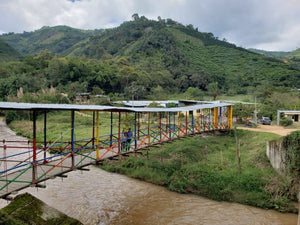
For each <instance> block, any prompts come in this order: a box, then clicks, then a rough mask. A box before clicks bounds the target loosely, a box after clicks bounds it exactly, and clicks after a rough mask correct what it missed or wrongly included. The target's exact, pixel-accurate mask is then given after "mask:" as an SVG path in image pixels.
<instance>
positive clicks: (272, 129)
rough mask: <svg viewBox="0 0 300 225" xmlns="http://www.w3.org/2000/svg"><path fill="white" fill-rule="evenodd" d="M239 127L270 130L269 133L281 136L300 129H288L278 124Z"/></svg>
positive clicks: (262, 130) (263, 130)
mask: <svg viewBox="0 0 300 225" xmlns="http://www.w3.org/2000/svg"><path fill="white" fill-rule="evenodd" d="M237 129H242V130H251V131H257V132H268V133H274V134H278V135H281V136H286V135H288V134H290V133H291V132H293V131H296V130H300V129H286V128H284V127H282V126H277V125H258V126H257V127H256V128H252V127H237Z"/></svg>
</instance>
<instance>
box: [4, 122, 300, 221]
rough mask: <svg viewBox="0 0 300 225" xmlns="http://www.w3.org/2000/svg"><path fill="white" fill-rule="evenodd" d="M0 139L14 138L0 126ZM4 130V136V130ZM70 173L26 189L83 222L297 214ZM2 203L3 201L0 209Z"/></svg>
mask: <svg viewBox="0 0 300 225" xmlns="http://www.w3.org/2000/svg"><path fill="white" fill-rule="evenodd" d="M0 131H1V132H0V135H1V136H0V139H9V140H13V139H14V138H15V136H14V135H15V134H14V133H13V132H12V131H10V130H9V129H8V128H7V127H6V126H5V124H4V123H1V122H0ZM6 131H7V132H6ZM89 169H90V171H84V172H83V171H78V170H77V171H73V172H71V173H68V178H64V179H62V178H55V179H51V180H48V181H46V182H45V184H46V186H47V187H46V188H45V189H41V188H40V189H36V188H27V189H25V190H23V191H21V192H19V193H22V192H29V193H31V194H33V195H34V196H36V197H37V198H39V199H41V200H42V201H44V202H45V203H47V204H48V205H50V206H52V207H54V208H56V209H58V210H60V211H62V212H64V213H65V214H67V215H68V216H71V217H73V218H76V219H78V220H79V221H81V222H82V223H83V224H91V225H94V224H112V225H114V224H124V225H126V224H141V225H142V224H151V225H152V224H163V225H165V224H172V225H173V224H180V225H182V224H199V225H201V224H203V225H219V224H224V225H243V224H244V225H252V224H253V225H269V224H274V225H296V224H297V215H295V214H282V213H279V212H276V211H273V210H263V209H258V208H254V207H250V206H245V205H240V204H235V203H227V202H216V201H212V200H209V199H206V198H202V197H199V196H195V195H183V194H178V193H174V192H170V191H168V190H167V189H166V188H164V187H160V186H156V185H152V184H149V183H145V182H142V181H139V180H135V179H131V178H128V177H126V176H123V175H119V174H114V173H109V172H106V171H103V170H101V169H98V168H96V167H94V166H90V167H89ZM5 205H7V202H6V201H5V200H1V201H0V206H2V207H3V206H5Z"/></svg>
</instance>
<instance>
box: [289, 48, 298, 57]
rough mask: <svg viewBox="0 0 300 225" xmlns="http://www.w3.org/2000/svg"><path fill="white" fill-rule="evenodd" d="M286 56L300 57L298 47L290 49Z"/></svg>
mask: <svg viewBox="0 0 300 225" xmlns="http://www.w3.org/2000/svg"><path fill="white" fill-rule="evenodd" d="M288 57H296V58H298V59H300V48H298V49H297V50H295V51H292V52H291V53H290V54H288Z"/></svg>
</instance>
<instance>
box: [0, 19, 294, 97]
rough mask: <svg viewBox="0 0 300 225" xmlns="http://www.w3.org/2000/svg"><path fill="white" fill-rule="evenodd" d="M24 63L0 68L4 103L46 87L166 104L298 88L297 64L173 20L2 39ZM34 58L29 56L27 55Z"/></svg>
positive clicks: (48, 29) (46, 30)
mask: <svg viewBox="0 0 300 225" xmlns="http://www.w3.org/2000/svg"><path fill="white" fill-rule="evenodd" d="M0 38H1V39H2V40H4V41H6V42H7V43H10V44H11V45H12V46H14V47H15V48H16V49H18V50H19V51H20V52H22V53H23V54H24V55H25V58H24V60H23V61H22V62H19V63H2V65H1V70H0V79H1V82H0V98H2V99H3V100H5V99H7V96H9V95H11V96H16V95H17V90H19V91H20V88H22V93H24V94H26V93H29V92H39V91H41V90H45V89H46V88H49V87H54V88H56V91H57V92H64V93H67V94H68V97H69V98H70V99H72V98H74V96H75V94H76V93H78V92H92V93H94V94H110V95H111V96H119V97H123V98H130V99H132V98H134V99H137V98H138V99H142V98H152V99H166V98H168V97H169V96H170V95H173V94H176V93H177V94H178V93H179V94H180V93H187V96H189V97H190V98H197V99H199V98H201V96H203V93H206V94H209V93H217V92H218V94H221V93H224V94H228V95H236V94H247V93H253V92H254V91H257V90H259V91H268V90H275V89H282V88H285V89H292V88H299V87H300V68H299V66H297V64H296V63H294V62H290V61H286V60H283V59H279V58H274V57H267V56H264V55H261V54H257V53H253V52H250V51H248V50H246V49H243V48H240V47H237V46H235V45H234V44H231V43H228V42H227V41H226V40H219V39H218V38H217V37H215V36H214V35H213V34H212V33H203V32H199V31H198V29H197V28H194V27H193V26H192V25H187V26H184V25H182V24H180V23H178V22H175V21H173V20H171V19H161V18H159V19H158V21H154V20H148V19H147V18H145V17H144V16H142V17H139V16H138V15H135V17H134V20H133V21H129V22H124V23H123V24H121V25H120V26H119V27H117V28H113V29H106V30H102V31H100V30H97V31H82V30H77V29H73V28H69V27H65V26H58V27H53V28H51V27H43V28H41V29H40V30H37V31H35V32H30V33H26V32H24V33H23V34H9V35H2V36H1V37H0ZM28 54H30V55H28Z"/></svg>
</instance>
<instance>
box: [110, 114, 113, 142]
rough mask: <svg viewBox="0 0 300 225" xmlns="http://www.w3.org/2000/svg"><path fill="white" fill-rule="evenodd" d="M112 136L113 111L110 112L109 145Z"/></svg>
mask: <svg viewBox="0 0 300 225" xmlns="http://www.w3.org/2000/svg"><path fill="white" fill-rule="evenodd" d="M112 137H113V112H110V138H109V139H110V140H109V147H111V146H112Z"/></svg>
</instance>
